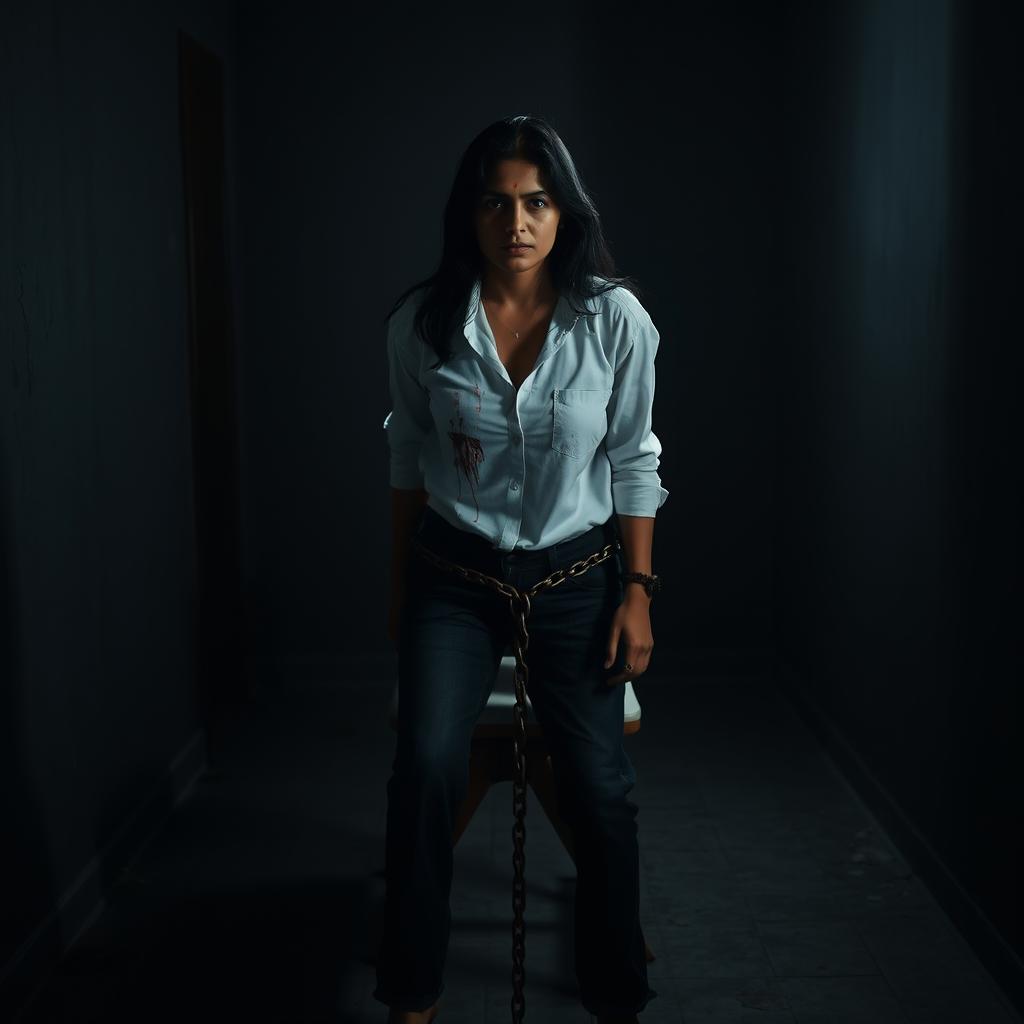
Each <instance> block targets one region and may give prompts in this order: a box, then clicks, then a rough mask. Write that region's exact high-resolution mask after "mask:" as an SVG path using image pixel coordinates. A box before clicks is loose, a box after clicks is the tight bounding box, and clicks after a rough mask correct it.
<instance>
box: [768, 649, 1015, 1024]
mask: <svg viewBox="0 0 1024 1024" xmlns="http://www.w3.org/2000/svg"><path fill="white" fill-rule="evenodd" d="M776 680H777V683H778V686H779V690H780V691H781V692H782V693H783V695H784V696H785V697H787V698H788V699H789V700H790V701H791V702H792V704H793V706H794V708H795V710H796V711H797V713H798V714H799V715H800V716H801V718H803V720H804V721H805V722H806V723H807V725H808V727H809V728H810V729H811V731H812V732H813V733H814V735H815V736H816V737H817V739H818V741H819V742H820V743H821V745H822V747H823V748H824V750H825V752H826V754H827V755H828V756H829V757H830V758H831V759H832V762H833V764H834V765H835V766H836V768H837V769H838V771H839V773H840V774H841V775H842V776H843V777H844V778H845V779H846V780H847V782H848V783H849V784H850V786H851V787H852V788H853V790H854V792H855V793H856V795H857V796H858V797H859V798H860V799H861V801H862V802H863V803H864V805H865V807H866V808H867V809H868V811H870V812H871V814H873V815H874V816H875V818H877V819H878V823H879V824H880V825H881V826H882V828H884V829H885V831H886V832H887V833H888V835H889V837H890V838H891V839H892V841H893V842H894V843H895V844H896V847H897V848H898V849H899V851H900V853H901V855H902V856H903V858H904V860H906V862H907V863H908V864H909V865H910V866H911V867H912V868H913V870H914V871H915V873H916V874H917V875H918V877H919V878H920V879H921V881H922V882H924V884H925V886H926V887H927V888H928V891H929V892H930V893H931V894H932V895H933V896H934V897H935V899H936V901H937V902H938V903H939V905H940V906H941V907H942V909H943V910H944V911H945V913H946V914H947V915H948V916H949V918H950V920H951V921H952V922H953V924H954V925H955V926H956V927H957V929H958V930H959V931H960V934H961V935H962V936H963V937H964V939H965V940H966V942H967V944H968V945H969V946H970V947H971V948H972V949H973V950H974V953H975V955H976V956H977V957H978V960H979V961H980V963H981V965H982V966H983V967H984V968H985V970H986V971H987V972H988V974H989V976H990V977H991V979H992V982H993V986H994V988H995V989H996V991H997V992H998V993H999V994H1000V995H1001V996H1002V997H1003V999H1004V1002H1005V1003H1006V1004H1007V1010H1008V1011H1009V1012H1011V1013H1013V1014H1014V1016H1018V1015H1020V1014H1024V960H1021V958H1020V957H1019V956H1018V955H1017V953H1016V951H1015V950H1014V949H1013V947H1012V946H1011V945H1010V944H1009V943H1008V942H1007V941H1006V939H1004V938H1003V936H1002V935H1001V934H1000V932H999V930H998V929H997V928H996V926H995V924H994V923H993V922H992V920H991V918H989V917H988V915H987V914H986V913H985V911H984V910H982V908H981V907H980V906H979V905H978V904H977V903H976V902H975V901H974V899H973V897H972V896H971V894H970V893H969V892H968V891H967V890H966V889H965V888H964V887H963V886H962V885H961V884H960V882H959V881H958V879H957V878H956V876H955V875H954V874H953V872H952V870H951V869H950V868H949V866H948V865H947V864H946V862H945V861H944V860H943V858H942V857H941V856H940V854H939V853H938V852H937V851H936V850H935V848H934V847H933V846H932V845H931V843H930V842H929V841H928V838H927V837H926V836H925V835H924V834H923V833H922V832H921V831H920V830H919V829H918V828H917V826H916V825H915V824H914V822H913V821H912V820H911V819H910V817H909V816H908V815H907V814H906V812H905V811H904V810H903V808H902V806H901V805H900V804H899V802H898V801H897V800H896V799H895V798H894V797H893V795H892V794H891V793H890V792H889V790H888V789H887V788H886V786H885V785H884V784H883V783H882V782H881V781H880V780H879V779H878V778H877V776H875V774H874V773H873V772H872V771H871V769H870V768H869V767H868V765H867V764H866V763H865V762H864V760H863V759H862V758H861V756H860V754H859V753H858V752H857V751H856V750H855V749H854V747H853V746H852V745H851V744H850V742H849V741H848V740H847V738H846V737H845V736H844V735H843V733H842V732H841V731H840V730H839V729H838V728H837V727H836V725H835V723H834V722H833V721H832V719H831V717H830V716H829V715H828V714H827V713H826V712H825V711H824V709H823V708H822V707H821V705H820V704H819V703H818V702H817V701H816V700H815V699H814V697H812V696H811V693H810V688H809V687H808V686H806V685H804V680H803V677H802V674H801V673H800V672H799V671H797V670H796V669H794V668H793V667H792V666H791V665H789V664H787V663H785V662H784V661H781V660H780V661H779V662H778V663H777V665H776Z"/></svg>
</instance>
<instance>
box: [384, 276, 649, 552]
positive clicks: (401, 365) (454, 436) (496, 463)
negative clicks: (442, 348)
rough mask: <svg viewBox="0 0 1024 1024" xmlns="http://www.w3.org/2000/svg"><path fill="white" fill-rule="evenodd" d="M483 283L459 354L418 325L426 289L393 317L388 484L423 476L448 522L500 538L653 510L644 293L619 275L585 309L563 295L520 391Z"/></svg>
mask: <svg viewBox="0 0 1024 1024" xmlns="http://www.w3.org/2000/svg"><path fill="white" fill-rule="evenodd" d="M480 285H481V280H480V278H479V277H478V278H477V280H476V282H475V283H474V285H473V288H472V292H471V295H470V299H469V306H468V308H467V317H468V322H467V323H466V326H465V328H464V331H463V332H462V334H459V335H457V336H456V337H455V339H454V343H453V354H452V358H451V359H450V360H449V361H448V362H447V363H445V364H443V365H441V366H437V367H436V368H433V369H431V368H430V367H431V366H432V364H434V363H436V362H437V355H436V354H435V353H434V350H433V349H432V348H430V347H429V346H428V345H427V344H426V343H425V342H423V341H422V340H421V339H420V338H419V337H418V336H417V335H416V334H415V332H414V330H413V316H414V314H415V311H416V302H417V300H418V299H419V297H420V296H421V295H422V294H423V292H420V291H417V292H413V293H412V295H410V296H409V297H408V298H407V299H406V301H405V302H404V303H403V304H402V306H401V308H400V309H398V310H397V311H396V312H395V314H394V315H393V316H392V317H391V319H390V320H389V321H388V330H387V353H388V374H389V390H390V395H391V403H392V409H391V411H390V412H389V413H388V415H387V417H386V418H385V420H384V429H385V430H386V431H387V442H388V447H389V451H390V483H391V486H392V487H396V488H400V489H406V490H415V489H417V488H422V489H424V490H426V491H427V494H428V502H427V503H428V504H429V505H430V507H431V508H433V509H434V510H435V511H437V512H438V514H440V515H441V516H443V517H444V518H445V519H447V520H448V522H449V523H451V524H452V525H453V526H455V527H457V528H458V529H461V530H468V531H471V532H473V533H477V534H479V535H480V536H481V537H485V538H487V540H488V541H489V542H490V544H491V545H492V546H493V547H496V548H498V549H500V550H502V551H511V550H513V549H522V550H528V549H532V548H543V547H548V546H549V545H551V544H555V543H558V542H560V541H564V540H570V539H572V538H573V537H578V536H579V535H580V534H582V533H585V532H586V531H587V530H588V529H590V527H592V526H595V525H597V524H599V523H604V522H606V521H607V520H608V519H609V518H610V517H611V515H612V513H613V512H615V513H618V514H622V515H630V516H654V515H655V514H656V512H657V510H658V509H659V508H661V506H662V505H663V504H664V503H665V499H666V498H667V497H668V494H669V492H668V491H667V490H666V489H665V488H664V487H662V486H661V478H660V477H659V475H658V465H659V463H660V458H659V457H660V455H661V442H660V441H659V440H658V438H657V436H656V435H655V433H654V431H653V430H652V429H651V418H652V406H653V401H654V357H655V355H656V353H657V351H658V341H659V335H658V331H657V329H656V328H655V326H654V323H653V322H652V321H651V318H650V316H649V315H648V313H647V311H646V310H645V309H644V307H643V306H642V305H641V304H640V301H639V300H638V299H637V298H636V296H635V295H633V293H632V292H630V291H629V290H628V289H626V288H622V287H617V288H615V289H613V290H611V291H607V292H605V293H604V294H603V295H599V296H597V297H596V298H593V299H589V300H588V301H587V306H588V307H589V308H591V309H596V310H597V313H596V314H594V315H584V316H578V315H577V314H575V313H574V312H573V311H572V308H571V306H570V305H569V303H568V301H567V300H566V299H565V297H564V296H562V297H560V298H559V300H558V303H557V305H556V306H555V310H554V313H553V314H552V318H551V325H550V327H549V329H548V334H547V338H546V339H545V341H544V345H543V347H542V348H541V350H540V353H539V355H538V356H537V361H536V363H535V364H534V367H533V370H532V372H531V373H530V375H529V376H528V377H526V378H525V379H524V380H523V382H522V385H521V386H520V388H519V390H518V391H517V390H516V388H515V386H514V385H513V383H512V380H511V378H510V377H509V375H508V371H507V370H506V369H505V366H504V364H503V363H502V362H501V359H500V358H499V356H498V349H497V345H496V343H495V340H494V334H493V332H492V331H491V327H490V324H489V322H488V320H487V315H486V312H485V310H484V306H483V303H482V302H481V301H480Z"/></svg>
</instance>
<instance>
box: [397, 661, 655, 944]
mask: <svg viewBox="0 0 1024 1024" xmlns="http://www.w3.org/2000/svg"><path fill="white" fill-rule="evenodd" d="M507 649H508V648H506V650H507ZM515 669H516V659H515V656H514V655H512V654H506V655H505V656H504V657H502V659H501V664H500V666H499V668H498V673H497V675H496V677H495V681H494V687H493V689H492V690H491V695H490V697H489V698H488V700H487V706H486V707H485V708H484V710H483V711H482V712H481V714H480V718H479V719H478V720H477V724H476V728H475V729H474V730H473V737H472V741H471V746H470V756H469V788H468V790H467V791H466V796H465V798H464V799H463V801H462V804H461V805H460V807H459V810H458V814H457V815H456V821H455V827H454V832H453V835H452V846H456V845H457V844H458V842H459V839H461V838H462V834H463V833H464V832H465V831H466V828H467V827H468V826H469V823H470V821H472V819H473V815H474V814H475V813H476V810H477V808H478V807H479V806H480V804H481V803H482V802H483V799H484V797H485V796H486V795H487V791H488V790H489V789H490V788H491V786H492V785H493V784H494V783H495V782H511V781H512V774H513V762H512V758H513V751H512V708H513V706H514V705H515V702H516V691H515ZM623 685H624V686H625V694H624V709H623V721H622V732H623V734H624V735H630V734H632V733H635V732H637V731H639V729H640V702H639V701H638V700H637V698H636V693H635V692H634V690H633V684H632V683H631V682H630V681H629V680H627V681H626V682H625V683H624V684H623ZM526 706H527V709H528V717H527V722H526V781H527V784H528V785H529V786H530V788H531V789H532V790H533V792H534V794H535V795H536V797H537V800H538V802H539V803H540V805H541V807H543V808H544V813H545V814H546V815H547V816H548V820H549V821H550V822H551V824H552V826H553V827H554V829H555V832H556V833H557V834H558V837H559V838H560V839H561V840H562V844H563V845H564V846H565V849H566V852H567V853H568V854H569V856H570V857H571V858H572V861H573V863H574V864H575V863H576V854H575V852H574V850H573V840H572V831H571V830H570V828H569V826H568V825H567V824H566V822H565V821H564V820H563V819H562V817H561V815H560V814H559V813H558V803H557V798H556V796H555V781H554V774H553V772H552V768H551V755H550V754H549V753H548V752H547V749H546V747H545V744H544V734H543V731H542V730H541V727H540V723H539V722H538V721H537V719H536V717H535V715H534V714H533V703H532V701H531V700H530V695H529V694H527V695H526ZM388 720H389V722H390V725H391V728H392V729H394V730H396V731H397V729H398V683H397V681H396V682H395V687H394V689H393V691H392V693H391V705H390V707H389V709H388ZM644 944H645V946H646V956H647V962H648V963H650V962H651V961H653V960H654V954H653V953H652V952H651V947H650V944H649V943H647V942H646V940H645V943H644Z"/></svg>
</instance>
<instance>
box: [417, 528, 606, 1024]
mask: <svg viewBox="0 0 1024 1024" xmlns="http://www.w3.org/2000/svg"><path fill="white" fill-rule="evenodd" d="M411 544H412V547H413V549H414V550H415V551H416V552H417V553H418V554H419V555H420V556H421V557H423V558H424V559H426V561H428V562H430V563H431V564H432V565H435V566H437V567H438V568H440V569H444V570H446V571H448V572H452V573H454V574H455V575H457V576H461V577H462V578H463V579H464V580H468V581H470V582H473V583H482V584H483V585H484V586H488V587H490V588H491V589H492V590H496V591H498V593H499V594H503V595H505V596H506V597H507V598H508V605H509V612H510V613H511V615H512V621H513V625H514V627H515V633H516V635H515V636H514V637H513V640H512V650H513V652H514V653H515V657H516V671H515V690H516V702H515V705H514V706H513V708H512V759H513V775H512V813H513V816H514V818H515V823H514V825H513V826H512V866H513V868H514V875H513V880H512V1003H511V1006H512V1022H513V1024H522V1020H523V1017H524V1016H525V1014H526V1001H525V997H524V996H523V986H524V985H525V983H526V928H525V924H524V922H523V910H524V909H525V907H526V881H525V877H524V873H525V867H526V849H525V847H526V692H527V690H528V689H529V681H530V671H529V669H528V668H527V666H526V656H525V655H526V650H527V648H528V647H529V646H530V636H529V634H528V633H527V632H526V618H527V616H528V615H529V614H530V607H531V604H530V599H531V598H532V597H534V596H535V595H536V594H538V593H540V592H541V591H542V590H550V589H551V588H552V587H557V586H558V585H559V584H560V583H564V582H565V580H567V579H568V578H569V577H571V576H581V575H582V574H583V573H585V572H586V571H587V570H588V569H592V568H593V567H594V566H595V565H599V564H600V563H601V562H603V561H605V560H606V559H608V558H611V556H612V555H614V554H615V552H616V551H618V550H619V548H620V545H619V542H618V541H617V540H616V541H613V542H612V543H611V544H606V545H605V546H604V547H603V548H601V549H600V550H599V551H595V552H594V553H593V554H592V555H588V556H587V557H586V558H582V559H580V560H579V561H577V562H573V563H572V565H570V566H568V567H567V568H565V569H556V570H555V571H554V572H553V573H551V574H550V575H548V576H545V577H544V579H542V580H539V581H538V582H537V583H534V584H533V586H531V587H527V588H526V589H525V590H520V589H519V588H518V587H514V586H512V584H510V583H505V582H504V581H503V580H499V579H496V578H495V577H493V576H488V575H487V574H486V573H482V572H477V571H476V570H475V569H467V568H466V567H465V566H462V565H459V564H458V563H456V562H450V561H449V560H448V559H447V558H442V557H441V556H440V555H437V554H435V553H434V552H433V551H431V550H430V549H429V548H427V547H425V546H424V545H423V543H422V542H421V541H420V540H419V539H418V538H416V537H413V538H411Z"/></svg>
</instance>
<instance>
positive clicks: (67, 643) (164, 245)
mask: <svg viewBox="0 0 1024 1024" xmlns="http://www.w3.org/2000/svg"><path fill="white" fill-rule="evenodd" d="M179 28H181V29H185V30H186V31H188V32H190V33H192V34H193V35H194V36H196V37H197V38H199V39H200V40H201V41H202V42H204V43H205V44H206V45H208V46H209V47H210V48H211V49H213V50H215V51H216V52H218V53H221V54H224V55H225V56H227V48H228V38H229V20H228V9H227V5H226V4H224V3H219V4H206V3H198V2H196V3H186V2H179V3H165V4H161V5H153V4H146V5H139V4H135V3H127V2H125V3H98V4H87V5H86V4H80V3H76V2H59V3H47V4H38V3H23V4H4V5H2V6H0V225H2V227H0V267H2V268H3V272H2V273H0V333H2V339H0V349H2V351H3V353H4V374H3V381H4V383H3V403H2V409H0V425H2V426H0V430H2V435H0V440H2V444H0V491H2V493H0V585H2V587H3V592H2V595H0V606H2V614H0V655H2V660H0V799H2V808H0V809H2V813H3V843H2V845H3V855H2V859H3V868H4V870H3V875H2V880H0V886H2V888H0V907H2V908H3V910H2V912H0V973H3V971H5V970H6V969H7V968H8V967H10V966H11V962H12V957H14V955H15V953H16V952H17V951H18V950H19V949H20V948H21V947H22V944H23V943H24V942H25V941H26V940H27V939H28V938H29V936H30V934H31V933H33V932H34V930H35V929H37V928H41V929H42V930H43V931H42V934H43V940H42V941H41V942H40V943H38V945H45V944H46V943H48V942H49V941H51V940H52V941H63V942H66V941H68V940H69V939H71V938H73V937H74V932H75V930H76V929H77V928H78V927H79V926H80V925H81V924H82V923H83V922H82V921H81V920H80V919H79V918H78V917H76V914H79V913H81V914H85V913H91V912H92V911H93V910H94V909H95V908H96V906H97V901H98V899H99V898H100V893H101V891H102V890H103V888H104V887H105V886H106V885H107V884H108V883H109V882H110V881H111V879H109V878H104V877H102V875H103V872H104V871H105V870H106V863H107V862H106V860H105V858H106V856H107V854H108V853H109V852H110V850H111V848H112V844H115V843H116V842H118V841H120V839H122V838H123V837H124V835H125V832H126V830H127V831H130V828H129V826H130V825H131V823H132V821H133V820H135V815H136V814H137V813H138V812H139V809H140V805H141V804H142V803H143V802H144V801H146V800H148V799H149V798H151V797H152V795H153V794H154V792H155V791H157V790H158V789H159V788H160V787H161V786H163V785H165V784H166V785H168V786H173V783H172V782H169V781H168V779H169V777H170V776H173V775H174V772H175V770H176V765H179V764H180V761H176V759H178V758H179V757H180V756H182V755H186V754H187V753H188V752H189V751H192V750H194V748H195V746H196V744H197V743H200V742H201V740H202V733H201V732H200V722H199V720H198V714H197V703H196V693H195V681H194V660H193V659H194V636H193V611H194V607H193V606H194V598H195V593H194V591H195V578H194V569H193V564H194V563H193V557H194V556H193V548H194V531H193V522H192V505H191V502H192V480H191V449H190V444H191V442H190V427H189V420H188V377H187V361H186V353H187V349H186V334H185V327H186V278H185V269H186V268H185V260H184V248H183V243H184V223H185V222H184V206H183V196H182V168H181V154H180V143H179V126H178V66H177V60H178V53H177V46H178V41H177V32H178V29H179ZM58 903H60V904H61V905H60V907H59V908H58ZM54 914H57V915H58V917H59V920H58V921H57V923H56V924H55V923H54V922H55V918H54V917H53V916H52V915H54ZM2 1015H3V1014H2V1010H0V1016H2Z"/></svg>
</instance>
